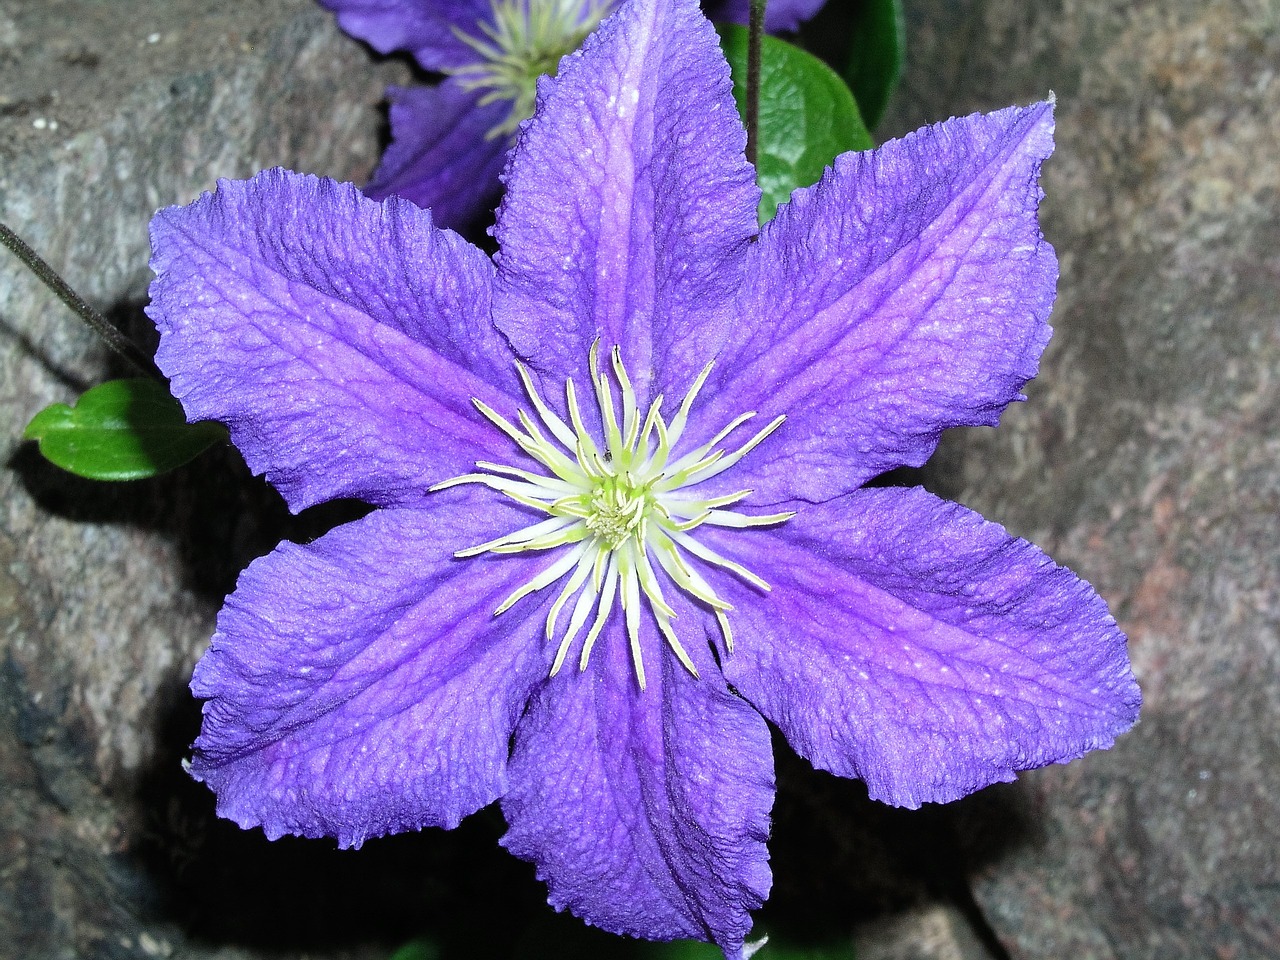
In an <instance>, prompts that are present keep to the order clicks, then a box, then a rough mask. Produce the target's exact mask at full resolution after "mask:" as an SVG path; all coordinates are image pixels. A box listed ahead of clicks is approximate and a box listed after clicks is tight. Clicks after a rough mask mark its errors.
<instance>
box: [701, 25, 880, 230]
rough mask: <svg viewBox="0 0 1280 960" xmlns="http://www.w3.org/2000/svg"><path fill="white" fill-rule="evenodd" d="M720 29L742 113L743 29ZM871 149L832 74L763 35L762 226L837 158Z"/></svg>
mask: <svg viewBox="0 0 1280 960" xmlns="http://www.w3.org/2000/svg"><path fill="white" fill-rule="evenodd" d="M719 30H720V44H721V46H722V47H723V48H724V53H725V56H726V57H727V58H728V59H729V67H730V69H731V70H732V71H733V96H734V99H735V100H737V102H738V112H739V113H741V114H743V115H744V116H745V113H746V97H747V31H746V28H745V27H739V26H734V25H732V24H730V25H726V26H722V27H720V28H719ZM873 146H875V142H874V141H873V140H872V139H871V134H870V133H869V132H868V131H867V127H866V124H864V123H863V122H862V114H860V113H859V112H858V104H857V103H856V102H855V101H854V99H853V94H851V93H850V92H849V88H848V87H847V86H845V84H844V81H843V80H841V79H840V76H839V75H838V74H837V73H836V72H835V71H834V70H832V69H831V68H830V67H828V66H827V65H826V64H825V63H823V62H822V61H821V60H819V59H818V58H817V57H815V56H813V55H812V54H809V53H805V51H803V50H801V49H800V48H799V47H794V46H792V45H791V44H789V43H786V42H784V41H782V40H779V39H778V38H777V37H770V36H766V37H763V38H762V43H761V64H760V130H759V133H758V137H757V144H756V148H757V151H758V153H759V158H758V160H757V163H756V177H757V179H758V181H759V183H760V189H761V190H762V191H763V193H764V195H763V196H762V197H761V198H760V222H761V223H764V222H765V221H766V220H770V219H772V217H773V215H774V212H775V211H776V209H777V206H778V204H780V203H785V202H786V200H787V198H789V197H790V196H791V191H792V190H794V189H796V188H797V187H807V186H809V185H810V184H812V183H815V182H817V180H818V178H819V177H821V176H822V170H823V168H824V167H826V166H827V164H829V163H830V162H831V161H832V160H834V159H835V158H836V156H837V155H838V154H841V153H844V152H845V151H847V150H868V149H870V148H871V147H873Z"/></svg>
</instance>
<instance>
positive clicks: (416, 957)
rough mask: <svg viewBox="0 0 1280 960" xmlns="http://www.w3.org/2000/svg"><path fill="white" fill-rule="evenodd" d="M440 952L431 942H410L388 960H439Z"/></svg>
mask: <svg viewBox="0 0 1280 960" xmlns="http://www.w3.org/2000/svg"><path fill="white" fill-rule="evenodd" d="M439 956H440V951H439V950H438V949H436V945H435V944H434V943H432V942H431V941H430V940H421V939H419V940H410V941H409V942H408V943H406V944H405V945H404V946H403V947H401V948H400V949H399V950H397V951H396V952H395V953H393V954H392V955H391V956H390V957H389V958H388V960H438V958H439Z"/></svg>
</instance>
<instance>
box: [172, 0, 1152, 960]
mask: <svg viewBox="0 0 1280 960" xmlns="http://www.w3.org/2000/svg"><path fill="white" fill-rule="evenodd" d="M1052 123H1053V121H1052V106H1051V104H1048V103H1041V104H1038V105H1036V106H1033V107H1030V108H1028V109H1018V108H1011V109H1008V110H1003V111H1000V112H998V113H994V114H991V115H987V116H981V115H975V116H971V117H967V118H965V119H960V120H951V121H949V122H947V123H943V124H940V125H938V126H935V127H930V128H927V129H924V130H921V131H919V132H917V133H915V134H913V135H911V136H909V137H907V138H905V139H903V140H900V141H895V142H891V143H888V144H886V145H885V146H883V147H881V148H880V149H879V150H876V151H873V152H868V153H861V154H847V155H844V156H842V157H840V158H838V159H837V161H836V163H835V165H834V167H833V168H832V169H831V170H829V171H828V173H827V174H826V175H825V176H824V177H823V179H822V181H821V182H820V183H819V184H817V185H816V186H814V187H812V188H810V189H807V190H801V191H797V192H796V194H795V195H794V197H793V198H792V200H791V202H790V203H789V204H786V205H783V206H782V207H781V208H780V209H779V212H778V215H777V217H776V219H774V220H773V221H772V222H771V223H770V224H769V225H768V226H767V227H765V228H764V230H763V232H761V233H760V235H759V238H758V242H754V243H753V242H751V241H752V238H753V237H754V236H755V234H756V219H755V211H756V204H757V200H758V196H759V192H758V190H757V188H756V187H755V184H754V179H753V172H752V169H751V167H750V166H749V165H748V164H747V163H746V161H745V159H744V158H743V146H744V143H745V135H744V133H743V130H742V127H741V125H740V123H739V120H738V115H737V112H736V110H735V109H734V104H733V100H732V99H731V93H730V81H729V74H728V68H727V65H726V64H725V62H724V59H723V57H722V56H721V54H720V50H719V47H718V46H717V43H716V37H715V33H714V31H713V30H712V28H711V26H710V24H709V23H708V22H707V21H706V20H705V19H704V18H703V17H702V15H701V13H700V11H699V10H698V8H697V6H696V4H695V3H694V0H629V2H628V3H627V4H626V5H625V6H623V7H622V8H621V9H620V11H619V12H618V14H617V15H616V16H614V17H613V18H611V19H609V20H608V21H606V22H605V23H604V24H603V25H602V26H601V28H600V29H599V31H598V32H597V33H596V34H595V35H594V36H593V38H592V39H589V40H588V41H587V43H586V45H585V48H584V50H583V51H582V52H581V53H580V54H575V55H573V56H570V57H569V58H567V59H566V60H565V61H564V63H563V64H562V67H561V70H560V75H559V79H557V80H549V81H544V83H543V85H542V86H541V87H540V93H539V102H538V109H537V113H536V115H535V117H534V118H533V120H532V121H531V122H530V123H529V124H527V125H526V126H525V127H524V128H523V131H522V133H521V136H520V140H519V145H518V147H517V149H516V151H515V152H514V154H513V156H512V159H511V162H510V164H509V166H508V168H507V172H506V183H507V194H506V197H505V200H504V201H503V205H502V208H501V210H500V211H499V216H498V221H497V226H496V228H495V235H496V238H497V240H498V243H499V246H500V252H499V253H498V254H497V256H496V257H495V259H494V260H493V261H490V260H489V259H488V258H487V257H486V256H485V255H484V254H483V253H481V252H480V251H479V250H477V249H476V248H474V247H472V246H470V245H469V244H467V243H466V242H465V241H463V240H462V239H461V238H459V237H458V236H457V235H455V234H453V233H450V232H448V231H445V230H441V229H439V228H437V227H436V226H435V225H434V224H433V223H432V218H431V215H430V214H429V213H428V212H427V211H425V210H422V209H420V208H418V207H416V206H415V205H413V204H411V203H409V202H407V201H404V200H400V199H397V198H392V199H390V200H388V201H386V202H385V203H377V202H374V201H372V200H370V199H368V198H367V197H364V196H362V195H361V194H360V192H359V191H357V190H356V189H355V188H354V187H352V186H350V185H344V184H338V183H334V182H332V181H328V180H320V179H316V178H314V177H306V176H299V175H296V174H292V173H288V172H286V171H281V170H275V171H268V172H266V173H263V174H260V175H258V176H257V177H255V178H253V179H252V180H250V181H247V182H226V181H224V182H222V183H221V184H220V186H219V188H218V190H217V192H216V193H213V194H209V195H205V196H204V197H202V198H201V199H199V200H198V201H196V202H195V203H193V204H191V205H190V206H188V207H185V208H170V209H168V210H164V211H162V212H161V213H160V214H158V215H157V217H156V219H155V221H154V223H153V226H152V240H153V245H154V251H155V252H154V258H153V266H154V268H155V270H156V273H157V278H156V280H155V282H154V284H153V287H152V295H153V299H152V305H151V307H150V313H151V316H152V317H153V318H154V319H155V321H156V324H157V326H158V327H159V329H160V332H161V343H160V348H159V351H158V354H157V361H158V363H159V364H160V366H161V367H162V368H163V369H164V371H165V372H166V373H167V374H168V375H169V376H170V377H171V378H172V383H173V389H174V391H175V393H176V395H177V396H178V397H179V398H180V399H181V400H182V403H183V405H184V407H185V408H186V411H187V413H188V415H189V416H190V417H191V418H192V419H205V418H209V419H216V420H221V421H223V422H225V423H227V424H228V425H229V426H230V429H231V434H232V437H233V439H234V441H235V443H236V445H237V446H238V447H239V448H240V450H241V451H242V452H243V454H244V456H245V459H246V460H247V461H248V463H249V465H250V466H251V467H252V468H253V469H254V470H255V471H257V472H261V473H265V474H266V475H267V476H268V477H269V478H270V480H271V481H272V482H273V483H274V484H275V485H276V487H277V488H278V489H279V490H280V491H281V493H282V494H283V495H284V496H285V498H286V499H287V501H288V503H289V505H290V506H291V507H292V508H293V509H295V510H296V509H301V508H303V507H306V506H308V505H309V504H314V503H317V502H320V501H324V500H328V499H331V498H336V497H358V498H361V499H363V500H365V501H368V502H369V503H371V504H373V505H374V506H375V507H376V508H377V509H375V510H374V512H373V513H371V514H370V515H368V516H367V517H365V518H363V519H361V520H358V521H355V522H353V523H350V524H347V525H345V526H341V527H338V528H337V529H335V530H333V531H332V532H330V533H329V534H327V535H325V536H324V537H322V538H320V539H319V540H317V541H316V542H314V543H310V544H306V545H295V544H291V543H285V544H282V545H281V546H280V547H278V548H277V549H276V550H275V551H274V552H273V553H272V554H270V555H269V556H267V557H264V558H262V559H260V560H258V561H256V562H254V563H253V564H252V565H250V567H249V568H248V569H247V570H246V571H245V572H244V574H243V575H242V577H241V579H240V582H239V584H238V586H237V588H236V591H235V592H234V593H233V594H232V595H231V596H230V597H229V598H228V600H227V603H226V606H225V607H224V608H223V610H222V612H221V614H220V615H219V618H218V628H217V632H216V634H215V635H214V638H213V643H212V647H211V649H210V650H209V652H208V653H207V654H206V655H205V657H204V658H203V659H202V660H201V661H200V664H199V666H198V667H197V669H196V673H195V677H194V679H193V681H192V689H193V691H194V692H195V694H196V695H197V696H199V697H202V698H205V699H206V700H207V703H206V704H205V708H204V710H205V717H204V726H203V730H202V731H201V734H200V737H199V739H198V740H197V741H196V743H195V746H194V754H193V757H192V760H191V772H192V773H193V774H194V776H196V777H197V778H198V779H200V780H203V781H204V782H206V783H208V784H209V785H210V786H211V787H212V788H213V789H214V791H216V793H217V795H218V811H219V813H220V814H221V815H222V816H225V817H229V818H231V819H232V820H235V821H236V822H237V823H239V824H241V825H242V826H244V827H255V826H260V827H262V828H263V829H264V830H265V831H266V833H267V835H268V836H269V837H273V838H274V837H279V836H281V835H283V834H300V835H304V836H309V837H319V836H331V837H335V838H337V841H338V843H339V844H340V845H341V846H343V847H351V846H357V845H359V844H360V843H361V842H362V841H363V840H365V839H366V838H368V837H372V836H377V835H380V834H385V833H392V832H396V831H402V830H414V829H418V828H421V827H425V826H442V827H452V826H454V825H456V824H457V823H458V822H459V821H460V820H461V819H462V818H463V817H465V816H467V815H468V814H470V813H472V812H474V811H475V810H478V809H479V808H480V807H482V806H484V805H486V804H488V803H490V802H492V801H494V800H499V801H500V802H501V805H502V810H503V813H504V814H505V816H506V819H507V822H508V824H509V827H510V829H509V832H508V833H507V834H506V836H505V837H504V838H503V841H502V842H503V844H504V846H506V847H507V848H508V849H509V850H510V851H511V852H512V853H514V854H516V855H517V856H520V857H523V858H525V859H528V860H531V861H533V862H534V863H535V864H537V867H538V875H539V877H540V878H542V879H543V880H545V881H546V883H547V885H548V888H549V898H550V901H551V903H552V904H554V905H555V906H556V907H557V908H561V909H566V908H567V909H569V910H572V911H573V912H574V913H576V914H577V915H579V916H580V917H582V918H584V919H585V920H587V921H588V922H590V923H592V924H595V925H598V926H601V927H603V928H605V929H607V930H610V931H614V932H617V933H622V934H630V935H634V936H640V937H649V938H654V939H669V938H678V937H695V938H701V939H704V940H709V941H713V942H715V943H717V944H719V946H720V947H721V948H723V950H724V953H725V956H726V957H727V958H731V960H732V958H739V957H742V956H744V938H745V936H746V935H747V933H748V931H749V930H750V925H751V919H750V911H751V910H752V909H754V908H755V907H757V906H758V905H759V904H760V903H761V902H762V901H763V900H764V898H765V897H766V895H767V893H768V890H769V885H770V873H769V868H768V863H767V856H768V855H767V851H766V848H765V841H766V838H767V836H768V831H769V810H770V807H771V804H772V801H773V792H774V782H773V762H772V754H771V748H770V737H769V730H768V726H767V724H766V719H767V720H768V721H771V722H773V723H774V724H776V725H777V726H778V728H779V729H780V730H781V731H782V733H783V734H784V735H785V736H786V737H787V739H788V740H789V741H790V743H791V744H792V745H793V746H794V747H795V748H796V750H797V751H799V752H800V753H801V754H803V755H804V756H805V757H807V758H809V759H810V760H811V761H812V762H813V763H814V764H815V765H816V766H818V767H821V768H823V769H826V770H830V771H833V772H835V773H837V774H840V775H843V776H851V777H860V778H862V779H863V780H865V781H866V784H867V787H868V790H869V792H870V794H871V796H873V797H875V798H878V799H880V800H884V801H886V802H889V803H894V804H900V805H905V806H912V807H914V806H917V805H919V804H921V803H924V802H929V801H948V800H953V799H955V798H957V797H960V796H963V795H964V794H966V793H969V792H970V791H973V790H976V789H978V788H980V787H982V786H984V785H986V784H989V783H992V782H994V781H1001V780H1012V779H1013V778H1014V775H1015V771H1018V770H1023V769H1028V768H1032V767H1038V766H1042V765H1045V764H1049V763H1055V762H1062V761H1066V760H1069V759H1072V758H1074V757H1078V756H1080V755H1081V754H1083V753H1085V752H1086V751H1088V750H1091V749H1094V748H1099V747H1105V746H1108V745H1110V744H1111V743H1112V741H1113V739H1114V738H1115V737H1116V736H1117V735H1118V734H1119V733H1121V732H1122V731H1124V730H1126V729H1127V728H1128V727H1129V726H1131V725H1132V724H1133V723H1134V721H1135V719H1136V715H1137V710H1138V704H1139V694H1138V690H1137V688H1136V685H1135V683H1134V680H1133V676H1132V674H1131V672H1130V668H1129V663H1128V659H1127V656H1126V652H1125V641H1124V637H1123V636H1122V635H1121V633H1120V632H1119V630H1118V629H1117V627H1116V624H1115V622H1114V620H1113V619H1112V618H1111V616H1110V615H1109V614H1108V613H1107V610H1106V607H1105V605H1104V604H1103V602H1102V600H1101V599H1100V598H1099V597H1098V596H1097V595H1096V594H1095V593H1094V592H1093V590H1092V589H1091V588H1090V587H1089V586H1088V584H1086V583H1084V582H1083V581H1081V580H1080V579H1078V578H1077V577H1075V576H1074V575H1073V574H1072V573H1070V572H1069V571H1068V570H1066V569H1063V568H1062V567H1059V566H1056V565H1055V564H1054V563H1053V562H1052V561H1051V560H1049V559H1048V558H1047V557H1046V556H1045V555H1044V554H1043V553H1041V552H1040V551H1039V550H1037V549H1036V548H1035V547H1034V546H1032V545H1031V544H1029V543H1026V542H1025V541H1022V540H1018V539H1015V538H1013V537H1011V536H1009V535H1008V534H1007V533H1006V532H1005V531H1004V530H1003V529H1002V528H1001V527H999V526H997V525H995V524H993V523H989V522H987V521H985V520H983V519H982V518H981V517H979V516H977V515H976V514H974V513H972V512H970V511H969V510H967V509H965V508H964V507H961V506H958V505H956V504H952V503H947V502H945V501H942V500H939V499H938V498H936V497H934V496H932V495H930V494H928V493H926V492H924V491H923V490H920V489H892V488H870V489H869V488H865V487H864V484H865V483H866V481H868V480H870V479H871V478H873V477H875V476H876V475H877V474H879V473H881V472H883V471H885V470H887V469H889V468H892V467H895V466H898V465H901V464H920V463H922V462H923V461H924V460H925V459H926V458H927V457H928V456H929V454H930V452H931V451H932V450H933V449H934V447H935V445H936V443H937V440H938V437H939V434H940V433H941V431H942V430H943V429H944V428H946V427H950V426H955V425H959V424H994V423H995V422H996V421H997V419H998V417H999V414H1000V412H1001V410H1002V409H1003V408H1004V407H1005V406H1006V405H1007V404H1009V403H1010V402H1012V401H1014V400H1017V399H1019V397H1020V394H1019V390H1020V389H1021V387H1022V386H1023V384H1024V383H1025V382H1026V381H1027V380H1028V379H1029V378H1030V377H1031V376H1032V375H1033V374H1034V373H1035V370H1036V365H1037V360H1038V357H1039V354H1040V352H1041V351H1042V349H1043V347H1044V345H1045V342H1046V341H1047V339H1048V336H1049V328H1048V326H1047V324H1046V322H1045V321H1046V317H1047V315H1048V313H1049V310H1050V306H1051V303H1052V301H1053V297H1054V284H1055V280H1056V273H1057V269H1056V263H1055V259H1054V255H1053V251H1052V249H1051V248H1050V247H1049V245H1048V244H1047V243H1046V242H1045V241H1044V240H1043V238H1042V237H1041V236H1040V232H1039V228H1038V226H1037V221H1036V208H1037V203H1038V200H1039V195H1040V194H1039V188H1038V186H1037V176H1038V171H1039V166H1040V163H1041V161H1042V160H1043V159H1044V158H1045V157H1046V156H1047V155H1048V154H1049V152H1050V150H1051V148H1052Z"/></svg>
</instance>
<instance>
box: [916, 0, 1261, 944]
mask: <svg viewBox="0 0 1280 960" xmlns="http://www.w3.org/2000/svg"><path fill="white" fill-rule="evenodd" d="M907 6H908V9H909V12H910V20H911V27H910V32H909V34H908V36H909V40H910V43H911V47H910V53H909V55H910V57H911V63H910V65H909V68H908V71H907V74H906V76H907V82H906V84H905V86H904V89H903V91H902V94H901V95H900V96H899V97H898V99H897V101H896V104H895V108H896V115H895V117H894V118H893V120H892V124H893V125H894V126H895V127H896V129H897V130H906V129H910V128H911V127H914V126H916V125H918V124H919V123H923V122H926V121H928V120H930V119H933V118H936V117H938V116H941V115H945V114H947V113H957V114H963V113H966V112H969V111H971V110H976V109H990V108H993V107H997V106H1001V105H1003V104H1007V103H1010V102H1022V103H1025V102H1028V101H1030V100H1033V99H1039V98H1041V97H1043V96H1045V95H1046V93H1047V92H1048V91H1049V90H1053V91H1055V92H1056V94H1057V96H1058V151H1057V153H1056V155H1055V156H1054V157H1053V159H1052V160H1051V161H1050V162H1049V164H1048V165H1047V166H1046V171H1045V190H1046V191H1047V194H1048V198H1047V200H1046V202H1045V206H1044V212H1045V217H1044V225H1045V226H1044V229H1045V233H1046V234H1047V236H1048V237H1049V239H1050V240H1051V241H1052V242H1053V243H1054V244H1055V246H1056V247H1057V249H1058V253H1059V256H1060V258H1061V260H1062V280H1061V283H1060V285H1059V291H1060V292H1059V299H1058V303H1057V305H1056V307H1055V310H1054V318H1053V322H1054V324H1055V326H1056V328H1057V335H1056V336H1055V338H1054V341H1053V343H1052V345H1051V346H1050V348H1049V351H1048V354H1047V356H1046V358H1045V361H1044V364H1043V367H1042V371H1041V376H1040V378H1039V379H1038V380H1037V381H1035V383H1033V384H1032V386H1031V389H1030V390H1029V391H1028V394H1029V397H1030V402H1029V403H1027V404H1024V405H1021V406H1020V407H1018V408H1016V409H1014V410H1011V411H1010V412H1009V413H1008V414H1007V415H1006V416H1005V418H1004V422H1003V424H1002V425H1001V427H1000V429H999V430H997V431H976V430H975V431H969V432H966V433H958V434H957V435H955V436H951V437H949V438H948V440H947V441H946V443H945V445H944V448H943V449H942V451H940V456H939V457H938V458H937V460H936V461H935V463H936V470H935V473H934V478H935V480H936V482H938V483H939V484H942V485H945V486H947V487H948V492H949V493H951V494H952V495H954V496H956V497H957V498H958V499H960V500H962V501H964V502H966V503H968V504H970V505H971V506H973V507H975V508H976V509H978V510H980V511H981V512H982V513H984V514H985V515H986V516H988V517H991V518H994V519H998V520H1000V521H1002V522H1004V523H1005V524H1007V525H1008V526H1009V527H1010V528H1011V529H1012V530H1013V531H1015V532H1017V533H1019V534H1021V535H1024V536H1027V537H1029V538H1031V539H1033V540H1035V541H1036V542H1037V543H1039V544H1041V545H1042V546H1044V547H1045V548H1046V549H1047V550H1048V551H1049V552H1050V553H1051V554H1053V555H1054V556H1055V558H1057V559H1058V560H1059V561H1060V562H1063V563H1066V564H1068V565H1070V566H1072V567H1073V568H1074V569H1076V570H1077V571H1079V572H1080V573H1081V574H1083V575H1084V576H1086V577H1087V578H1088V579H1090V580H1091V581H1092V582H1093V583H1094V584H1096V585H1097V586H1098V588H1099V590H1100V591H1101V592H1102V593H1103V595H1104V596H1106V597H1107V598H1108V599H1109V600H1110V602H1111V604H1112V607H1113V609H1114V611H1115V612H1116V615H1117V617H1118V618H1119V619H1120V621H1121V623H1122V624H1123V625H1124V626H1125V628H1126V630H1127V631H1128V633H1129V636H1130V639H1131V652H1132V656H1133V659H1134V667H1135V670H1136V671H1137V674H1138V677H1139V680H1140V681H1141V683H1142V686H1143V690H1144V694H1145V697H1146V706H1145V710H1144V713H1143V718H1142V721H1141V723H1140V724H1139V726H1138V727H1137V728H1136V729H1135V730H1134V731H1133V732H1131V733H1130V734H1128V735H1127V736H1126V737H1124V738H1122V740H1121V741H1120V742H1119V744H1118V745H1117V746H1116V747H1115V748H1114V749H1113V750H1111V751H1110V752H1108V753H1103V754H1094V755H1092V756H1089V757H1087V758H1085V759H1084V760H1083V761H1081V762H1078V763H1074V764H1071V765H1070V766H1067V767H1056V768H1051V769H1046V770H1043V771H1039V772H1036V773H1033V774H1029V775H1027V776H1024V777H1023V778H1022V780H1021V783H1020V796H1019V798H1018V802H1019V803H1020V804H1023V805H1025V809H1027V810H1028V811H1029V817H1030V823H1031V824H1032V827H1033V830H1032V834H1033V836H1032V838H1031V839H1029V840H1028V841H1027V842H1023V843H1019V844H1016V845H1014V846H1013V848H1012V849H1011V850H1010V851H1009V853H1008V854H1007V855H1006V856H1004V857H1003V858H1001V859H999V860H998V861H997V862H995V863H993V864H991V865H989V866H986V867H983V868H982V869H981V870H980V871H979V872H978V874H977V876H976V878H975V884H974V892H975V895H976V897H977V900H978V902H979V904H980V905H981V906H982V908H983V910H984V912H985V914H986V917H987V919H988V921H989V922H990V923H991V925H992V927H993V928H994V929H995V930H996V931H997V933H998V934H999V936H1000V938H1001V940H1002V941H1003V943H1004V945H1005V946H1006V948H1007V949H1008V951H1009V953H1010V954H1011V955H1012V956H1013V957H1015V958H1032V957H1035V958H1049V957H1064V958H1065V957H1070V958H1072V960H1086V958H1087V960H1128V958H1146V957H1150V958H1156V957H1159V958H1162V960H1168V958H1187V960H1190V958H1219V960H1245V958H1258V960H1261V958H1266V957H1276V956H1280V856H1277V851H1280V513H1278V509H1277V508H1280V378H1278V377H1277V373H1278V372H1280V125H1277V123H1276V117H1277V116H1280V77H1277V72H1278V71H1280V4H1277V3H1275V2H1274V0H1210V2H1205V0H1161V2H1159V3H1155V2H1147V3H1131V2H1124V0H1055V2H1039V3H1021V2H1017V0H987V2H977V0H975V2H955V0H920V2H914V3H912V2H908V4H907ZM940 95H941V106H940V105H939V96H940ZM971 839H972V840H973V841H974V842H977V840H978V839H979V835H975V836H974V837H973V838H971Z"/></svg>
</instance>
